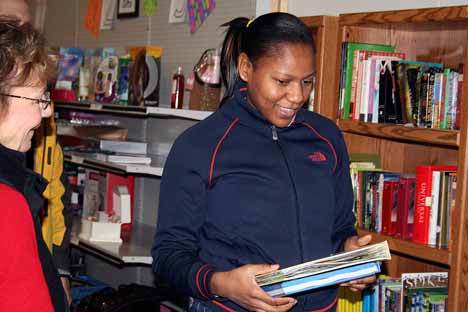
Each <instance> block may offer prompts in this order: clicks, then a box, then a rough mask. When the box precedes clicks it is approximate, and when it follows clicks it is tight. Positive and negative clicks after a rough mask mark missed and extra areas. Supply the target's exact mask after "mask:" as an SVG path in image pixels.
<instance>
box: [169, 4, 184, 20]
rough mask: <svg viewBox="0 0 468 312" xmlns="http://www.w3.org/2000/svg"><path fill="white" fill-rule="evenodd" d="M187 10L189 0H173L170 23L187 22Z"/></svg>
mask: <svg viewBox="0 0 468 312" xmlns="http://www.w3.org/2000/svg"><path fill="white" fill-rule="evenodd" d="M186 10H187V0H171V8H170V9H169V23H171V24H173V23H183V22H185V15H187V14H186V13H185V12H186Z"/></svg>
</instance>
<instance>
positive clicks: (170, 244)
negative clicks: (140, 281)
mask: <svg viewBox="0 0 468 312" xmlns="http://www.w3.org/2000/svg"><path fill="white" fill-rule="evenodd" d="M187 145H188V144H185V146H184V144H183V143H181V142H180V140H176V142H175V144H174V146H173V148H172V150H171V152H170V153H169V156H168V159H167V161H166V165H165V167H164V173H163V176H162V181H161V187H160V197H159V211H158V222H157V230H156V234H155V239H154V245H153V248H152V251H151V253H152V257H153V269H154V271H155V273H156V274H157V275H158V276H160V277H162V278H163V279H164V280H165V281H167V282H169V283H170V284H171V285H172V286H174V287H176V288H177V290H179V291H181V292H183V293H184V294H186V295H189V296H192V297H198V298H203V299H206V298H209V297H211V294H210V288H209V285H210V280H211V276H212V274H213V268H212V267H211V266H210V265H209V264H207V263H203V262H202V261H201V260H200V259H199V257H198V251H199V231H200V230H201V227H202V226H203V222H204V218H205V209H206V207H205V205H206V204H205V202H206V192H207V186H206V185H207V184H206V181H205V180H204V179H203V178H202V176H201V175H200V173H199V172H197V170H196V169H195V166H194V164H192V162H196V161H197V159H195V158H197V157H194V155H193V154H192V153H191V151H190V150H189V148H188V147H187Z"/></svg>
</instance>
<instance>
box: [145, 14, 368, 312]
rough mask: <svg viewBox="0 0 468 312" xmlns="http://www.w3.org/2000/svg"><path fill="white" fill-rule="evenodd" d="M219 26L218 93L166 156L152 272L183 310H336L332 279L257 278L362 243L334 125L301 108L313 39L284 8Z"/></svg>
mask: <svg viewBox="0 0 468 312" xmlns="http://www.w3.org/2000/svg"><path fill="white" fill-rule="evenodd" d="M225 26H229V28H228V31H227V34H226V38H225V40H224V43H223V50H222V59H221V71H222V78H223V83H224V85H225V87H226V94H225V98H224V100H223V102H222V106H221V108H220V109H219V110H218V111H217V112H215V113H214V114H212V115H211V116H210V117H209V118H207V119H206V120H204V121H201V122H200V123H198V124H197V125H195V126H193V127H192V128H190V129H188V130H187V131H186V132H184V133H183V134H182V135H181V136H180V137H179V138H178V139H177V140H176V142H175V144H174V146H173V148H172V150H171V152H170V154H169V157H168V159H167V163H166V166H165V168H164V175H163V178H162V182H161V192H160V203H159V218H158V225H157V233H156V236H155V244H154V247H153V250H152V255H153V258H154V264H153V266H154V270H155V272H156V273H157V274H159V275H160V276H162V277H163V278H165V279H167V280H168V281H169V282H171V283H172V284H173V285H174V286H175V287H176V288H178V289H179V290H180V291H183V292H184V293H186V294H188V295H190V296H191V297H193V298H194V301H193V302H192V310H193V311H245V310H252V311H287V310H293V311H328V310H330V311H334V309H335V308H334V307H335V303H336V297H337V289H336V288H335V287H331V288H325V289H319V290H314V291H310V292H306V293H302V294H299V295H298V296H295V297H283V298H272V297H270V296H269V295H267V294H266V293H265V292H263V291H262V290H261V288H260V287H258V285H257V284H256V283H255V275H257V274H260V273H266V272H271V271H274V270H277V269H278V268H279V267H287V266H291V265H295V264H298V263H301V262H305V261H310V260H313V259H317V258H320V257H324V256H328V255H330V254H332V253H335V252H337V251H339V250H341V249H343V248H344V249H347V250H349V249H354V248H357V247H359V246H361V245H365V244H367V243H368V242H369V240H370V237H364V238H361V239H358V237H357V236H356V231H355V228H354V222H355V219H354V216H353V213H352V202H353V194H352V189H351V182H350V176H349V162H348V155H347V151H346V146H345V143H344V140H343V138H342V135H341V133H340V131H339V129H338V128H337V127H336V126H335V124H334V123H333V122H331V121H330V120H328V119H326V118H324V117H322V116H320V115H318V114H316V113H313V112H309V111H306V110H304V109H301V108H302V106H303V104H304V103H305V102H306V101H307V99H308V96H309V94H310V91H311V88H312V79H313V76H314V70H315V68H314V43H313V39H312V37H311V35H310V32H309V30H308V29H307V27H306V26H305V25H304V24H303V23H302V22H301V21H300V20H299V19H298V18H297V17H295V16H293V15H290V14H286V13H270V14H266V15H263V16H260V17H258V18H257V19H255V20H254V21H252V22H249V20H248V19H245V18H237V19H235V20H233V21H231V22H230V23H228V24H227V25H225ZM372 279H373V278H368V279H364V280H361V281H354V282H353V283H352V287H353V288H355V289H362V288H363V287H365V283H368V282H370V281H372ZM220 297H222V298H220ZM225 299H228V300H225Z"/></svg>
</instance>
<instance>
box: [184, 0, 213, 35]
mask: <svg viewBox="0 0 468 312" xmlns="http://www.w3.org/2000/svg"><path fill="white" fill-rule="evenodd" d="M215 6H216V1H215V0H187V13H188V17H189V25H190V32H191V33H192V34H193V33H195V32H196V31H197V30H198V28H200V26H201V24H203V22H204V21H205V20H206V18H207V17H208V16H209V15H210V14H211V12H213V10H214V8H215Z"/></svg>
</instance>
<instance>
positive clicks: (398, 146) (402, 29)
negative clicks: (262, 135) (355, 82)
mask: <svg viewBox="0 0 468 312" xmlns="http://www.w3.org/2000/svg"><path fill="white" fill-rule="evenodd" d="M346 41H348V42H363V43H372V44H389V45H393V46H395V47H396V51H397V52H404V53H406V58H407V59H409V60H417V61H430V62H440V63H443V64H444V65H445V66H446V67H451V68H458V66H459V64H468V63H467V60H468V58H467V49H468V6H454V7H439V8H429V9H411V10H400V11H385V12H368V13H353V14H344V15H340V17H339V29H338V45H341V43H343V42H346ZM337 56H338V57H337V60H340V59H341V51H340V50H337ZM335 64H337V65H336V75H335V80H336V82H338V81H339V77H340V62H335ZM465 77H466V75H465ZM337 85H338V83H336V84H335V92H334V93H333V95H334V99H333V103H336V105H335V108H336V109H335V110H334V111H333V112H332V113H333V115H327V116H329V117H331V118H332V119H339V117H338V116H339V115H338V110H337V108H338V106H339V105H338V94H339V87H338V86H337ZM467 92H468V79H466V78H465V79H464V82H463V94H465V95H466V94H468V93H467ZM465 98H466V96H465ZM467 102H468V101H467V100H462V109H461V110H462V121H461V124H460V126H461V128H460V130H455V131H453V130H450V131H447V130H437V129H426V128H412V127H405V126H403V125H395V124H391V125H390V124H371V123H365V122H359V121H350V120H338V121H337V124H338V126H339V127H340V128H341V130H342V131H343V133H344V137H345V140H346V143H347V146H348V150H349V152H350V153H375V154H379V155H380V157H381V162H382V167H383V169H386V170H390V171H394V172H401V173H415V168H416V166H417V165H435V164H447V165H457V166H458V173H457V195H456V208H455V217H454V224H452V228H453V230H452V231H453V232H452V233H453V243H452V246H451V249H450V250H448V249H439V248H432V247H429V246H423V245H419V244H416V243H413V242H411V241H405V240H401V239H397V238H394V237H390V236H384V235H380V234H377V233H371V234H372V235H373V237H374V240H375V241H381V240H384V239H386V240H388V241H389V243H390V248H391V251H392V257H393V258H392V260H391V261H390V262H388V263H387V266H386V269H387V272H388V273H389V274H390V275H392V276H398V275H400V274H401V273H405V272H418V271H448V272H449V307H448V311H453V312H457V311H466V306H467V305H468V254H467V253H466V250H468V240H467V239H468V213H467V209H468V208H467V199H466V198H467V188H468V184H467V179H468V177H467V173H466V170H467V164H468V153H467V147H468V133H467V131H468V118H466V117H465V118H464V115H465V114H466V112H467V109H468V103H467ZM359 232H360V234H366V233H369V232H366V231H364V230H360V231H359Z"/></svg>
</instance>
